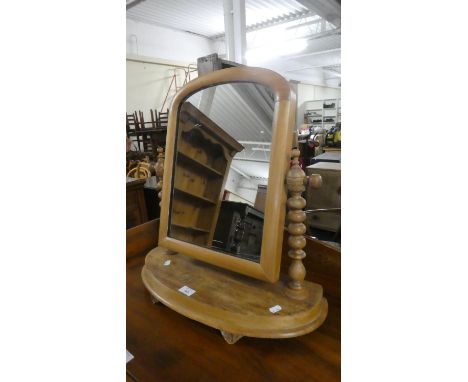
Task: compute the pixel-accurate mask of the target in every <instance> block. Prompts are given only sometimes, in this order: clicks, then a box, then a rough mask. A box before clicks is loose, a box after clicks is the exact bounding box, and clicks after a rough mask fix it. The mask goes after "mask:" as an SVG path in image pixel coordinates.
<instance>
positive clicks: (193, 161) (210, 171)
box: [178, 151, 224, 177]
mask: <svg viewBox="0 0 468 382" xmlns="http://www.w3.org/2000/svg"><path fill="white" fill-rule="evenodd" d="M178 156H179V158H178V159H180V161H181V162H184V163H188V164H192V165H194V166H195V167H196V168H197V169H199V170H201V171H205V172H207V174H208V175H212V176H220V177H223V176H224V174H223V173H221V172H219V171H218V170H215V169H214V168H213V167H210V166H208V165H207V164H205V163H202V162H200V161H198V160H196V159H195V158H191V157H190V156H189V155H187V154H185V153H184V152H182V151H178Z"/></svg>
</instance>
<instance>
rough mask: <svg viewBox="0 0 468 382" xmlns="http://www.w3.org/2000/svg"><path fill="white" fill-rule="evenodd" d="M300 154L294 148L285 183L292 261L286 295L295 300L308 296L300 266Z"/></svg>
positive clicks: (302, 243) (303, 242)
mask: <svg viewBox="0 0 468 382" xmlns="http://www.w3.org/2000/svg"><path fill="white" fill-rule="evenodd" d="M300 154H301V152H300V151H299V150H298V149H297V148H294V149H293V150H292V152H291V156H292V165H291V168H290V169H289V172H288V175H287V178H286V183H287V185H288V191H289V193H290V195H291V196H290V198H289V199H288V201H287V206H288V209H289V211H288V222H289V224H288V232H289V237H288V245H289V248H290V249H289V251H288V256H289V257H290V258H291V259H292V262H291V265H290V266H289V277H290V279H291V280H290V281H289V283H288V288H287V289H286V294H287V295H288V296H289V297H292V298H295V299H299V300H302V299H305V298H307V296H308V291H307V289H306V288H304V285H303V281H304V278H305V275H306V269H305V267H304V264H302V259H303V258H304V257H305V256H306V254H305V252H304V250H303V248H304V247H305V245H306V240H305V237H304V233H305V232H306V226H305V224H304V223H303V222H304V220H305V219H306V214H305V212H304V211H303V208H304V207H305V205H306V201H305V199H304V198H303V197H302V196H301V194H302V193H303V192H304V191H305V183H306V179H307V178H306V174H305V173H304V171H303V170H302V168H301V167H300V166H299V155H300Z"/></svg>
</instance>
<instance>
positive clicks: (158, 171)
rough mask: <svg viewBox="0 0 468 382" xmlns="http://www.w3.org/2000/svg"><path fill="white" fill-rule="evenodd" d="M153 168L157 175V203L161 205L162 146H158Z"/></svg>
mask: <svg viewBox="0 0 468 382" xmlns="http://www.w3.org/2000/svg"><path fill="white" fill-rule="evenodd" d="M154 170H155V172H156V176H157V177H158V183H157V184H156V190H157V191H159V192H158V198H159V205H160V206H161V198H162V186H163V175H164V149H163V148H162V147H158V161H157V162H156V166H155V167H154Z"/></svg>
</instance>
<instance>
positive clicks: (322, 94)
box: [296, 83, 341, 129]
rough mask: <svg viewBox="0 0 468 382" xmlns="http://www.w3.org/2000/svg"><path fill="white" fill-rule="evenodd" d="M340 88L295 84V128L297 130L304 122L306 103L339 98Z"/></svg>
mask: <svg viewBox="0 0 468 382" xmlns="http://www.w3.org/2000/svg"><path fill="white" fill-rule="evenodd" d="M340 97H341V88H330V87H326V86H318V85H307V84H302V83H299V84H297V115H296V128H297V129H299V128H300V126H301V124H302V123H303V120H304V111H305V103H306V102H307V101H314V100H322V99H327V98H340Z"/></svg>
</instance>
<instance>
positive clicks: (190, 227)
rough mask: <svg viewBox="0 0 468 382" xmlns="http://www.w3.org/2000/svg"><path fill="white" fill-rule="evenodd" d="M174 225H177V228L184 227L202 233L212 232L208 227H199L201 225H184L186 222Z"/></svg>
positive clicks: (174, 224)
mask: <svg viewBox="0 0 468 382" xmlns="http://www.w3.org/2000/svg"><path fill="white" fill-rule="evenodd" d="M172 225H173V226H176V227H177V228H183V229H187V230H190V231H197V232H200V233H209V232H210V230H208V229H204V228H199V227H192V226H189V225H184V224H176V223H172Z"/></svg>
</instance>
